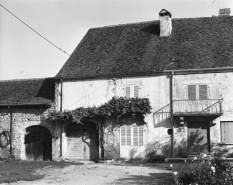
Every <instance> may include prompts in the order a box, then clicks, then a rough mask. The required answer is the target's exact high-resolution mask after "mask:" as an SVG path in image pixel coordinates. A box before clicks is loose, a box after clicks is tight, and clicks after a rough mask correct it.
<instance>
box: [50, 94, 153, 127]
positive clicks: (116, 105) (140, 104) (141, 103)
mask: <svg viewBox="0 0 233 185" xmlns="http://www.w3.org/2000/svg"><path fill="white" fill-rule="evenodd" d="M151 109H152V108H151V104H150V100H149V99H148V98H125V97H113V98H112V99H111V100H109V101H108V102H107V103H105V104H103V105H101V106H99V107H96V106H94V107H87V108H84V107H79V108H77V109H75V110H64V111H63V112H61V111H59V112H50V113H49V114H48V117H47V119H46V120H47V121H54V122H60V121H76V122H78V123H79V122H80V121H81V120H82V119H83V118H87V117H102V118H107V117H110V116H116V117H117V118H119V117H120V116H122V115H125V114H132V115H133V116H134V115H135V114H142V115H145V114H149V113H151V112H150V110H151Z"/></svg>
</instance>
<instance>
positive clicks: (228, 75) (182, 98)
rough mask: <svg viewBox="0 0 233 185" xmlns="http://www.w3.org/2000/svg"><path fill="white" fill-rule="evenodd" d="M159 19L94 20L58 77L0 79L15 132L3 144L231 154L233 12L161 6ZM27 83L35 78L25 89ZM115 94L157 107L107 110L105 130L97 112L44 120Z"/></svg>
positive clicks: (115, 154)
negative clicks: (185, 13)
mask: <svg viewBox="0 0 233 185" xmlns="http://www.w3.org/2000/svg"><path fill="white" fill-rule="evenodd" d="M158 18H159V20H155V21H148V22H140V23H131V24H123V25H114V26H106V27H100V28H92V29H90V30H89V31H88V32H87V33H86V35H85V36H84V38H83V39H82V41H81V42H80V43H79V44H78V46H77V47H76V49H75V50H74V52H73V53H72V55H71V56H70V58H69V59H68V60H67V61H66V63H65V64H64V66H63V67H62V68H61V70H60V71H59V72H58V74H57V75H56V76H55V77H54V80H55V85H54V83H52V82H53V80H52V79H47V80H48V81H49V82H50V83H49V85H44V88H43V85H41V83H42V84H43V83H44V82H46V79H45V81H43V80H41V79H38V80H36V79H34V80H30V79H29V80H19V81H2V82H0V85H1V86H2V87H1V88H0V89H1V90H0V99H1V101H0V107H1V109H0V111H1V115H0V126H1V128H2V129H3V130H6V131H9V133H10V135H11V137H12V140H11V142H10V144H9V145H10V146H9V145H8V146H6V147H5V148H4V146H2V149H1V151H5V150H6V151H9V150H11V152H12V154H13V155H14V156H15V157H17V158H21V159H27V160H40V159H42V158H43V159H45V160H46V159H55V158H57V157H62V158H67V159H77V160H99V159H101V158H105V159H116V160H117V159H126V160H129V159H145V158H147V157H148V156H151V155H154V156H156V155H158V156H163V157H182V158H186V157H190V156H193V155H200V154H202V153H205V154H209V155H215V154H216V153H222V154H224V155H225V156H226V157H232V155H233V149H232V144H233V96H232V94H233V26H232V25H233V17H231V16H217V17H203V18H182V19H172V15H171V13H170V12H168V11H167V10H165V9H163V10H161V11H160V12H159V17H158ZM42 81H43V82H42ZM30 82H31V83H32V84H34V85H35V86H33V87H32V86H29V87H25V89H23V88H19V87H21V86H22V87H23V86H24V84H26V83H29V84H30ZM16 83H17V84H19V85H18V86H16V85H14V84H16ZM5 85H6V86H8V88H9V89H8V90H7V89H6V90H4V89H5V87H4V86H5ZM16 87H18V88H16ZM13 88H16V90H15V91H13ZM9 92H11V93H12V94H11V93H9ZM24 93H25V94H24ZM46 93H48V94H49V96H46V95H47V94H46ZM51 93H54V94H53V96H52V94H51ZM22 94H23V96H22ZM8 97H10V98H9V99H8ZM113 97H126V98H135V99H137V98H148V99H149V100H150V103H151V107H152V109H151V113H149V114H145V115H141V114H140V113H137V112H136V114H125V115H124V116H123V117H122V118H121V120H120V121H117V120H116V119H115V117H114V116H109V117H107V118H105V119H101V124H102V126H103V130H102V131H101V133H102V135H101V136H100V134H99V133H100V132H99V117H98V116H92V117H88V116H87V117H85V118H83V119H82V120H81V121H80V122H77V121H74V120H64V121H63V120H60V121H57V122H53V121H51V120H50V121H48V120H47V119H46V115H47V113H49V112H51V111H53V110H55V111H57V112H59V111H60V112H65V111H67V110H75V109H77V108H79V107H84V108H85V107H86V108H87V107H98V106H101V105H103V104H105V103H106V102H108V101H109V100H111V99H112V98H113ZM17 98H19V100H20V101H18V100H17ZM29 99H30V100H29ZM21 100H22V101H21ZM24 101H26V102H24ZM20 116H23V119H21V118H20ZM37 117H38V119H37ZM10 125H13V127H12V128H11V129H10ZM2 137H3V138H6V137H4V135H3V134H2ZM1 140H3V139H1ZM32 148H34V149H32ZM39 148H40V149H39ZM33 151H36V152H34V153H33ZM46 152H48V153H49V152H50V154H47V153H46ZM47 156H49V157H47Z"/></svg>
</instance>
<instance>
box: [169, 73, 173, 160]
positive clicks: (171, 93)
mask: <svg viewBox="0 0 233 185" xmlns="http://www.w3.org/2000/svg"><path fill="white" fill-rule="evenodd" d="M170 116H171V124H172V135H171V146H172V147H171V150H172V157H174V146H173V145H174V120H173V71H172V72H171V75H170Z"/></svg>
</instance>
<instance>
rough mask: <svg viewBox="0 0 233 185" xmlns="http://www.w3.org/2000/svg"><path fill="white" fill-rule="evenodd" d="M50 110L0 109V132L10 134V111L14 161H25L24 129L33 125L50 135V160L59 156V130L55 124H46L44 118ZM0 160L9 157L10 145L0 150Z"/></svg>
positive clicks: (32, 108)
mask: <svg viewBox="0 0 233 185" xmlns="http://www.w3.org/2000/svg"><path fill="white" fill-rule="evenodd" d="M51 109H52V108H49V109H48V108H45V107H17V108H16V107H11V109H7V108H1V109H0V131H1V132H2V131H8V132H9V133H10V119H11V117H10V111H12V122H13V125H12V127H13V128H12V154H13V156H14V157H15V158H16V159H22V160H26V156H25V145H24V142H25V141H24V138H25V134H26V128H27V127H30V126H33V125H41V126H43V127H45V128H47V129H48V130H49V131H50V133H51V134H52V158H54V157H58V156H59V146H60V142H59V136H60V133H58V132H59V131H58V130H59V128H57V126H56V124H54V123H48V122H46V121H45V120H44V116H45V115H46V114H47V113H48V111H50V110H51ZM0 153H1V156H0V157H1V158H5V157H7V156H9V155H10V145H8V146H7V147H6V148H0Z"/></svg>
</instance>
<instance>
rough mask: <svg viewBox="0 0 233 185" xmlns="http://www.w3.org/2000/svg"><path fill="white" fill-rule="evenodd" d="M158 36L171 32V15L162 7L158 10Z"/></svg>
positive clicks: (167, 34) (165, 35)
mask: <svg viewBox="0 0 233 185" xmlns="http://www.w3.org/2000/svg"><path fill="white" fill-rule="evenodd" d="M159 21H160V24H159V27H160V37H167V36H170V35H171V33H172V15H171V13H170V12H169V11H167V10H165V9H162V10H161V11H160V12H159Z"/></svg>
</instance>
